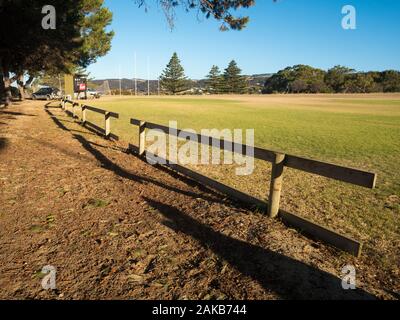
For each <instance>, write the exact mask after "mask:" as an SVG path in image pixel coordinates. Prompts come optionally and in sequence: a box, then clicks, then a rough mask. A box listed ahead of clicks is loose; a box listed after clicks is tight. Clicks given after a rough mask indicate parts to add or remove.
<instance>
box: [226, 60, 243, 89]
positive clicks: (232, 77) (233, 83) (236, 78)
mask: <svg viewBox="0 0 400 320" xmlns="http://www.w3.org/2000/svg"><path fill="white" fill-rule="evenodd" d="M241 72H242V70H241V69H240V68H239V67H238V65H237V63H236V61H235V60H232V61H231V62H230V63H229V65H228V67H227V68H226V69H225V72H224V75H223V79H224V92H226V93H239V94H242V93H245V92H247V81H246V78H245V77H244V76H242V75H241Z"/></svg>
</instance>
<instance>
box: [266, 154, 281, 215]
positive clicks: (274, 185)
mask: <svg viewBox="0 0 400 320" xmlns="http://www.w3.org/2000/svg"><path fill="white" fill-rule="evenodd" d="M284 161H285V154H282V153H275V159H274V161H273V162H272V172H271V184H270V189H269V203H268V216H269V217H271V218H274V217H276V216H277V215H278V213H279V202H280V200H281V190H282V178H283V168H284V165H285V164H284Z"/></svg>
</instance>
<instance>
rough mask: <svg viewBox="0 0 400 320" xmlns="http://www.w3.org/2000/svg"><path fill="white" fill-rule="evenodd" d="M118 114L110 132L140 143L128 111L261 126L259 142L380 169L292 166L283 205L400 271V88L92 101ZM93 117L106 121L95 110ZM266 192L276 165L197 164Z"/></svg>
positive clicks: (159, 119)
mask: <svg viewBox="0 0 400 320" xmlns="http://www.w3.org/2000/svg"><path fill="white" fill-rule="evenodd" d="M89 104H90V105H93V106H97V107H100V108H103V109H107V110H109V111H114V112H117V113H119V114H120V119H119V120H113V122H112V126H111V128H112V132H113V133H116V134H118V135H119V136H120V138H121V139H122V140H124V141H131V142H133V143H136V139H137V134H136V133H137V128H136V127H134V126H131V125H130V124H129V118H131V117H133V118H137V119H141V120H145V121H146V120H147V121H152V122H155V123H158V124H166V125H167V124H168V121H170V120H176V121H178V126H179V128H193V129H196V130H200V129H202V128H219V129H223V128H230V129H234V128H242V129H248V128H251V129H255V144H256V146H259V147H264V148H267V149H272V150H282V151H284V152H286V153H288V154H292V155H299V156H306V157H309V158H313V159H316V160H325V161H329V162H333V163H337V164H341V165H346V166H352V167H358V168H361V169H365V170H369V171H374V172H376V173H377V174H378V181H377V188H376V189H374V190H368V189H363V188H360V187H354V186H351V185H348V184H345V183H340V182H335V181H331V180H329V179H325V178H322V177H317V176H313V175H310V174H306V173H302V172H298V171H295V170H291V169H287V170H286V172H285V177H284V187H283V199H282V207H283V209H285V210H287V211H289V212H293V213H298V214H300V215H303V216H306V217H309V218H311V219H312V220H314V221H317V222H320V223H322V224H324V225H326V226H329V227H331V228H333V229H335V230H337V231H339V232H342V233H346V234H349V235H351V236H353V237H355V238H356V239H359V240H363V241H365V244H366V246H365V255H366V256H368V258H369V259H371V263H379V264H381V265H382V267H383V270H385V272H398V268H399V261H400V255H399V252H398V247H399V246H400V223H399V217H400V94H391V95H384V94H380V95H379V94H374V95H313V96H308V95H290V96H289V95H288V96H283V95H273V96H214V97H211V96H210V97H162V98H159V97H138V98H135V97H103V98H101V99H100V100H95V101H90V102H89ZM88 120H89V121H93V122H95V123H98V124H99V125H103V123H102V120H101V118H99V117H98V116H97V115H95V114H93V113H89V114H88ZM196 169H197V170H199V171H202V172H204V173H205V174H207V175H208V176H211V177H214V178H217V179H219V180H222V181H223V182H225V183H227V184H230V185H233V186H235V187H237V188H239V189H241V190H243V191H246V192H248V193H250V194H252V195H255V196H257V197H260V198H266V196H267V194H268V187H269V186H268V183H269V173H270V167H269V165H268V164H265V163H262V162H258V161H257V162H256V170H255V172H254V174H253V175H251V176H249V177H241V178H238V177H236V176H235V175H234V170H233V168H232V166H218V167H215V166H214V167H211V166H207V167H200V166H199V167H198V168H196Z"/></svg>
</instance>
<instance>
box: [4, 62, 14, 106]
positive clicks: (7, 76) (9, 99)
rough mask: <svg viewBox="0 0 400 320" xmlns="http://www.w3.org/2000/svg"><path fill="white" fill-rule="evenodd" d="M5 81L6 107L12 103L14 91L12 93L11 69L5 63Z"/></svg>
mask: <svg viewBox="0 0 400 320" xmlns="http://www.w3.org/2000/svg"><path fill="white" fill-rule="evenodd" d="M3 82H4V95H5V105H6V107H8V106H10V105H11V104H12V93H11V81H10V71H9V70H8V67H7V66H5V65H3Z"/></svg>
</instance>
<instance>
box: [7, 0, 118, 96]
mask: <svg viewBox="0 0 400 320" xmlns="http://www.w3.org/2000/svg"><path fill="white" fill-rule="evenodd" d="M103 2H104V1H103V0H54V1H51V2H49V1H45V0H24V1H22V0H13V1H11V0H3V1H1V6H0V14H1V19H0V69H1V71H0V73H2V74H3V78H4V83H5V86H6V91H9V90H8V89H7V88H9V86H10V84H11V83H12V82H14V81H17V80H18V86H19V87H20V88H21V89H23V88H24V87H25V86H26V85H29V84H30V82H31V81H32V80H33V78H34V77H36V76H37V75H38V74H39V73H41V72H48V73H52V74H57V73H60V72H69V71H71V70H72V69H73V68H74V67H75V66H77V65H78V66H82V67H85V66H87V65H89V64H90V63H93V62H95V61H96V58H97V57H100V56H103V55H105V54H106V53H107V52H108V51H109V50H110V48H111V39H112V37H113V32H106V30H105V28H106V27H107V26H108V25H109V24H110V23H111V19H112V14H111V12H110V11H109V10H108V9H106V8H104V7H103ZM47 4H51V5H52V6H54V7H55V9H56V29H55V30H52V29H48V30H44V29H43V28H42V19H43V17H44V16H45V14H42V8H43V6H45V5H47ZM10 73H11V74H13V75H14V76H13V77H11V78H10ZM24 75H29V76H30V80H29V81H28V83H27V84H24V83H23V77H24Z"/></svg>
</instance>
